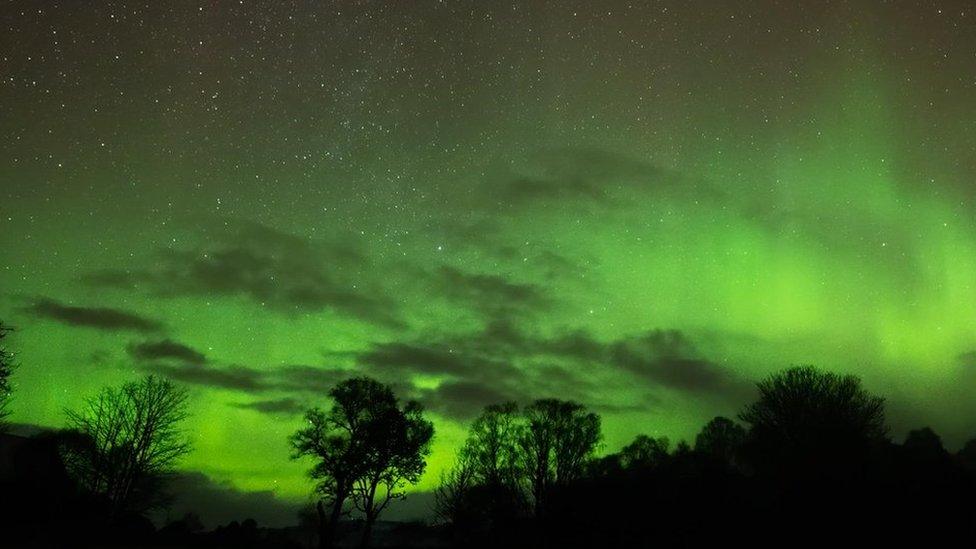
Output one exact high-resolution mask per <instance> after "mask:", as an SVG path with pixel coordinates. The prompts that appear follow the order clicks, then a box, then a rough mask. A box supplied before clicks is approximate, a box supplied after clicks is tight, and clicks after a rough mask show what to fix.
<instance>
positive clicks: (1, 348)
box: [0, 321, 14, 432]
mask: <svg viewBox="0 0 976 549" xmlns="http://www.w3.org/2000/svg"><path fill="white" fill-rule="evenodd" d="M12 331H13V328H11V327H10V326H6V325H5V324H4V323H3V322H2V321H0V432H3V431H4V430H6V426H7V423H6V421H5V420H6V418H7V416H9V415H10V410H9V409H7V407H8V405H9V404H10V392H11V387H10V376H11V375H12V374H13V371H14V355H13V353H11V352H10V351H8V350H7V348H6V346H5V345H4V343H3V340H4V339H6V338H7V335H8V334H10V332H12Z"/></svg>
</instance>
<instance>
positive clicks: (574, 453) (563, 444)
mask: <svg viewBox="0 0 976 549" xmlns="http://www.w3.org/2000/svg"><path fill="white" fill-rule="evenodd" d="M523 415H524V416H525V421H526V426H525V431H524V432H523V434H522V436H521V440H520V446H521V449H522V459H523V460H524V462H525V469H524V471H525V473H526V475H527V476H528V479H529V485H530V486H531V490H532V497H533V499H534V503H535V514H536V516H539V515H541V514H542V512H543V509H544V506H545V498H546V493H547V492H548V491H549V489H550V488H551V487H552V486H553V485H558V484H566V483H568V482H570V481H572V480H574V479H576V478H578V477H579V476H580V475H582V473H583V472H584V470H585V466H586V464H587V461H588V460H589V459H590V458H592V456H593V453H594V451H595V450H596V447H597V444H598V443H599V442H600V436H601V435H600V416H598V415H596V414H594V413H591V412H587V411H586V408H584V407H583V405H581V404H578V403H576V402H572V401H565V400H557V399H542V400H537V401H535V402H534V403H532V405H530V406H528V407H526V408H525V410H524V412H523Z"/></svg>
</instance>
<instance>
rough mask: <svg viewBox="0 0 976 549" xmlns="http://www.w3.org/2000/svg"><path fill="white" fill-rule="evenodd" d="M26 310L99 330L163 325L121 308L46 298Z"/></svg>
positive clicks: (145, 329) (149, 328)
mask: <svg viewBox="0 0 976 549" xmlns="http://www.w3.org/2000/svg"><path fill="white" fill-rule="evenodd" d="M25 311H26V312H29V313H31V314H33V315H35V316H38V317H40V318H48V319H51V320H55V321H57V322H60V323H62V324H66V325H68V326H83V327H87V328H97V329H99V330H108V331H126V330H131V331H136V332H156V331H159V330H160V329H162V327H163V325H162V324H161V323H160V322H157V321H155V320H152V319H150V318H146V317H143V316H139V315H137V314H135V313H130V312H127V311H122V310H119V309H110V308H106V307H76V306H72V305H65V304H63V303H59V302H57V301H54V300H52V299H46V298H40V299H37V300H36V301H35V302H34V303H33V304H32V305H31V306H30V307H27V308H26V309H25Z"/></svg>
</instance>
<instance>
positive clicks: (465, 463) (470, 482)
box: [433, 456, 475, 525]
mask: <svg viewBox="0 0 976 549" xmlns="http://www.w3.org/2000/svg"><path fill="white" fill-rule="evenodd" d="M474 487H475V470H474V467H473V466H472V465H471V461H470V460H467V459H465V458H464V457H463V456H459V457H458V460H457V462H456V463H455V464H454V467H452V468H450V469H448V470H447V471H443V472H442V473H441V479H440V484H438V485H437V488H435V489H434V509H433V511H434V515H435V516H436V517H437V518H438V519H439V520H441V521H443V522H445V523H448V524H451V525H458V524H460V523H463V522H465V521H466V519H468V518H469V517H468V514H469V513H470V509H469V505H470V501H469V499H470V495H471V490H472V489H473V488H474Z"/></svg>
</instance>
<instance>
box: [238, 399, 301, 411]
mask: <svg viewBox="0 0 976 549" xmlns="http://www.w3.org/2000/svg"><path fill="white" fill-rule="evenodd" d="M234 407H236V408H242V409H245V410H254V411H255V412H260V413H262V414H267V415H280V416H295V415H298V414H301V413H302V412H303V411H304V410H305V409H307V408H308V406H306V405H305V403H303V402H302V401H300V400H298V399H295V398H291V397H285V398H276V399H269V400H255V401H252V402H240V403H236V404H234Z"/></svg>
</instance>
